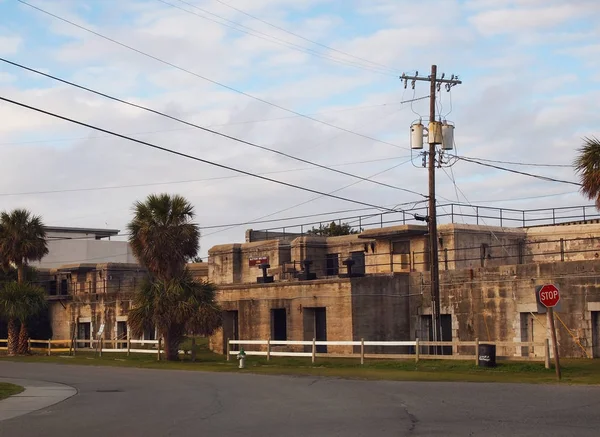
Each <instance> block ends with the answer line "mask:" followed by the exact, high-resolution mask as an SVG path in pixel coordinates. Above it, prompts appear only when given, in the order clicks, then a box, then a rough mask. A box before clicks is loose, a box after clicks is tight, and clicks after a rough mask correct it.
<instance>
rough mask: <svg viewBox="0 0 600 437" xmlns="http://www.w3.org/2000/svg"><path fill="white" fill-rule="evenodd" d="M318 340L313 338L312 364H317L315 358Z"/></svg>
mask: <svg viewBox="0 0 600 437" xmlns="http://www.w3.org/2000/svg"><path fill="white" fill-rule="evenodd" d="M316 341H317V340H316V339H314V338H313V342H312V362H313V364H314V363H315V358H316V355H317V344H316Z"/></svg>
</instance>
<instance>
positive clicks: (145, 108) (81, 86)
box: [0, 58, 425, 197]
mask: <svg viewBox="0 0 600 437" xmlns="http://www.w3.org/2000/svg"><path fill="white" fill-rule="evenodd" d="M0 61H2V62H5V63H7V64H10V65H13V66H15V67H19V68H22V69H24V70H27V71H29V72H32V73H36V74H39V75H41V76H44V77H47V78H50V79H53V80H56V81H58V82H62V83H64V84H67V85H70V86H73V87H75V88H79V89H81V90H84V91H88V92H90V93H93V94H96V95H99V96H102V97H105V98H107V99H110V100H113V101H116V102H119V103H123V104H125V105H128V106H132V107H134V108H138V109H142V110H144V111H147V112H150V113H152V114H156V115H160V116H161V117H165V118H168V119H170V120H174V121H177V122H178V123H182V124H185V125H187V126H191V127H195V128H197V129H200V130H202V131H205V132H208V133H211V134H213V135H218V136H220V137H223V138H227V139H229V140H233V141H236V142H238V143H242V144H245V145H248V146H251V147H255V148H258V149H261V150H266V151H269V152H272V153H275V154H277V155H281V156H285V157H286V158H289V159H293V160H295V161H299V162H302V163H304V164H310V165H313V166H315V167H319V168H322V169H324V170H329V171H332V172H334V173H338V174H342V175H344V176H350V177H352V178H355V179H361V180H365V181H368V180H369V179H368V178H363V177H362V176H357V175H354V174H352V173H348V172H345V171H342V170H336V169H333V168H330V167H327V166H326V165H322V164H318V163H316V162H313V161H309V160H307V159H303V158H298V157H296V156H293V155H290V154H288V153H285V152H281V151H279V150H276V149H272V148H270V147H266V146H261V145H259V144H256V143H252V142H250V141H246V140H242V139H240V138H237V137H234V136H232V135H228V134H225V133H222V132H219V131H216V130H213V129H209V128H206V127H203V126H200V125H197V124H195V123H190V122H188V121H185V120H183V119H180V118H178V117H173V116H171V115H169V114H166V113H164V112H161V111H157V110H155V109H152V108H148V107H147V106H143V105H138V104H137V103H133V102H129V101H127V100H123V99H120V98H118V97H114V96H111V95H109V94H106V93H103V92H100V91H96V90H94V89H91V88H88V87H85V86H83V85H79V84H76V83H74V82H71V81H68V80H65V79H61V78H59V77H57V76H53V75H51V74H47V73H44V72H42V71H39V70H36V69H34V68H30V67H27V66H25V65H22V64H18V63H16V62H13V61H9V60H7V59H4V58H0ZM370 182H372V183H374V184H377V185H381V186H385V187H387V188H393V189H396V190H400V191H405V192H407V193H411V194H416V195H419V196H422V197H425V195H423V194H420V193H417V192H416V191H413V190H408V189H406V188H401V187H396V186H394V185H390V184H385V183H382V182H377V181H370Z"/></svg>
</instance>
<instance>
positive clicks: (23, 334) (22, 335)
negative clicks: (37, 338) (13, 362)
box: [17, 322, 29, 355]
mask: <svg viewBox="0 0 600 437" xmlns="http://www.w3.org/2000/svg"><path fill="white" fill-rule="evenodd" d="M17 353H18V354H19V355H27V354H28V353H29V332H27V324H26V323H25V322H21V329H20V331H19V343H18V347H17Z"/></svg>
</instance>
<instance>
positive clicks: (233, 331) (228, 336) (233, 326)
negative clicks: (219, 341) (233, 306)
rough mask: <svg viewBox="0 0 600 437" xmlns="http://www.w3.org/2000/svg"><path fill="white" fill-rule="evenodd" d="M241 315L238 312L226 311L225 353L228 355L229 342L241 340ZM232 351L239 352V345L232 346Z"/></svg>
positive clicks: (224, 330) (224, 316)
mask: <svg viewBox="0 0 600 437" xmlns="http://www.w3.org/2000/svg"><path fill="white" fill-rule="evenodd" d="M239 339H240V334H239V315H238V312H237V311H225V313H224V314H223V353H224V354H226V353H227V341H228V340H239ZM231 350H234V351H236V350H238V345H237V344H236V345H232V346H231Z"/></svg>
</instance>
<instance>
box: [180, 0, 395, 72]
mask: <svg viewBox="0 0 600 437" xmlns="http://www.w3.org/2000/svg"><path fill="white" fill-rule="evenodd" d="M179 1H180V2H182V3H187V2H184V1H183V0H179ZM216 1H217V2H218V3H220V4H222V5H224V6H227V7H228V8H230V9H233V10H234V11H237V12H239V13H241V14H243V15H246V16H247V17H250V18H252V19H254V20H257V21H260V22H261V23H264V24H266V25H267V26H270V27H272V28H274V29H277V30H281V31H282V32H285V33H287V34H289V35H292V36H295V37H296V38H300V39H302V40H304V41H306V42H309V43H311V44H315V45H318V46H319V47H323V48H324V49H327V50H331V51H332V52H336V53H339V54H341V55H344V56H348V57H350V58H354V59H356V60H359V61H362V62H366V63H369V64H372V65H375V66H378V67H382V68H385V69H386V70H389V71H391V72H393V73H396V72H399V71H401V70H399V69H397V68H392V67H389V66H387V65H384V64H380V63H379V62H374V61H370V60H369V59H365V58H362V57H360V56H356V55H353V54H352V53H348V52H345V51H343V50H339V49H336V48H334V47H330V46H328V45H325V44H323V43H320V42H318V41H314V40H311V39H308V38H306V37H304V36H302V35H299V34H297V33H294V32H291V31H289V30H287V29H285V28H283V27H281V26H278V25H276V24H273V23H270V22H268V21H266V20H263V19H262V18H260V17H257V16H255V15H252V14H250V13H248V12H246V11H244V10H242V9H239V8H236V7H235V6H232V5H230V4H229V3H225V2H224V1H221V0H216Z"/></svg>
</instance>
